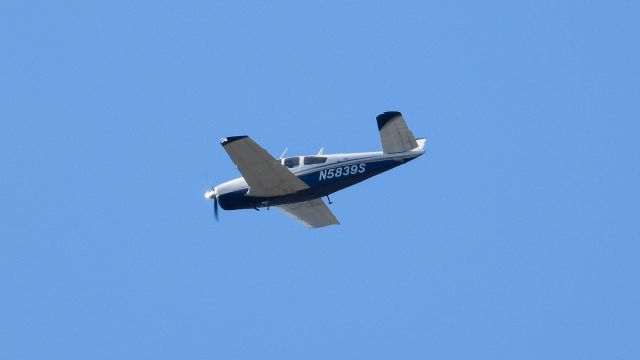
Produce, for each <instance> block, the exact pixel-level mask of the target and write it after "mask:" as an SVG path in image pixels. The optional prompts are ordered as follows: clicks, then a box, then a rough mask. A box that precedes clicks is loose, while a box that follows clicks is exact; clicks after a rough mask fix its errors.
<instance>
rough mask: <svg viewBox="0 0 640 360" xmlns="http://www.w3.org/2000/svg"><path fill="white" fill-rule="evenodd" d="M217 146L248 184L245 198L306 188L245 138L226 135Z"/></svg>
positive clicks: (278, 163) (289, 172) (281, 193)
mask: <svg viewBox="0 0 640 360" xmlns="http://www.w3.org/2000/svg"><path fill="white" fill-rule="evenodd" d="M220 143H221V144H222V146H223V147H224V150H225V151H226V152H227V154H229V157H230V158H231V160H232V161H233V163H234V164H236V167H237V168H238V170H239V171H240V173H241V174H242V176H243V177H244V179H245V180H246V182H247V184H248V185H249V195H251V196H278V195H286V194H291V193H295V192H296V191H300V190H304V189H308V188H309V186H308V185H307V184H305V183H304V182H303V181H302V180H300V179H298V177H297V176H295V175H294V174H293V173H291V171H289V169H287V168H286V167H284V166H282V164H280V162H279V161H278V160H276V159H274V158H273V156H271V155H269V153H267V152H266V151H265V150H264V149H263V148H262V147H260V145H258V144H256V142H255V141H253V140H251V138H249V137H248V136H230V137H226V138H223V139H222V140H221V141H220Z"/></svg>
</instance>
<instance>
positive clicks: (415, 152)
mask: <svg viewBox="0 0 640 360" xmlns="http://www.w3.org/2000/svg"><path fill="white" fill-rule="evenodd" d="M376 120H377V121H378V130H379V132H380V141H381V142H382V151H377V152H364V153H349V154H324V148H322V149H320V151H319V152H318V154H316V155H309V156H294V157H288V158H283V157H284V153H283V154H282V156H280V159H275V158H274V157H273V156H271V155H269V153H267V152H266V151H265V150H264V149H263V148H262V147H260V145H258V144H257V143H255V142H254V141H253V140H251V138H249V137H248V136H246V135H245V136H229V137H226V138H222V139H221V140H220V144H222V146H223V147H224V150H225V151H226V152H227V154H229V157H230V158H231V160H232V161H233V162H234V163H235V165H236V168H237V169H238V170H239V171H240V174H242V177H240V178H237V179H235V180H231V181H227V182H225V183H222V184H220V185H218V186H215V187H213V188H212V189H211V190H210V191H207V192H206V193H205V194H204V197H205V198H207V199H211V200H213V201H214V210H215V216H216V219H218V204H220V207H222V208H223V209H225V210H237V209H256V210H259V208H263V207H266V208H267V209H268V208H270V207H275V208H276V209H278V210H279V211H281V212H283V213H284V214H285V215H287V216H289V217H290V218H292V219H294V220H296V221H299V222H301V223H302V224H304V225H305V226H307V227H311V228H316V227H323V226H328V225H334V224H339V222H338V219H336V217H335V216H334V215H333V213H332V212H331V210H329V207H327V205H326V204H325V203H324V201H322V197H325V196H326V197H327V200H329V204H331V203H332V202H331V199H330V198H329V195H331V194H333V193H334V192H336V191H338V190H342V189H344V188H346V187H348V186H351V185H354V184H357V183H359V182H361V181H363V180H366V179H368V178H370V177H372V176H375V175H378V174H380V173H382V172H385V171H387V170H390V169H392V168H394V167H396V166H398V165H402V164H404V163H406V162H409V161H411V160H413V159H415V158H417V157H418V156H420V155H422V154H424V146H425V143H426V139H424V138H419V139H416V138H414V137H413V134H412V133H411V131H410V130H409V128H408V127H407V124H406V123H405V121H404V118H403V117H402V114H401V113H399V112H397V111H388V112H385V113H383V114H380V115H378V116H377V117H376ZM285 153H286V150H285Z"/></svg>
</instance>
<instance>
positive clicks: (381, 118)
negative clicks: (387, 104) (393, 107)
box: [376, 111, 402, 130]
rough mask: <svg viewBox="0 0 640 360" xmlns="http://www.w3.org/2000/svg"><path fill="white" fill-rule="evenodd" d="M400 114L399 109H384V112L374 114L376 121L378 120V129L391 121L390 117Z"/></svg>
mask: <svg viewBox="0 0 640 360" xmlns="http://www.w3.org/2000/svg"><path fill="white" fill-rule="evenodd" d="M398 116H402V113H401V112H399V111H385V112H384V113H382V114H380V115H378V116H376V121H378V130H382V128H383V127H384V126H385V125H387V124H388V123H389V121H391V119H393V118H395V117H398Z"/></svg>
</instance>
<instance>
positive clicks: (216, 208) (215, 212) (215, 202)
mask: <svg viewBox="0 0 640 360" xmlns="http://www.w3.org/2000/svg"><path fill="white" fill-rule="evenodd" d="M213 216H215V218H216V221H220V220H219V219H218V199H217V198H214V199H213Z"/></svg>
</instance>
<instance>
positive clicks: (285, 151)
mask: <svg viewBox="0 0 640 360" xmlns="http://www.w3.org/2000/svg"><path fill="white" fill-rule="evenodd" d="M287 150H289V148H288V147H286V148H284V151H283V152H282V155H280V157H279V158H278V160H280V159H282V158H283V157H284V155H285V154H286V153H287Z"/></svg>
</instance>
